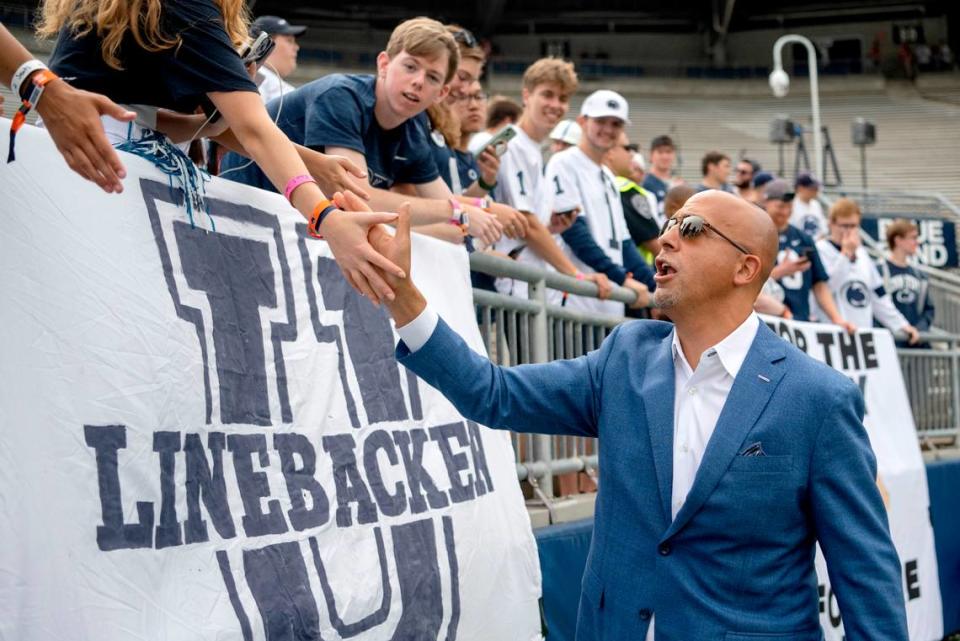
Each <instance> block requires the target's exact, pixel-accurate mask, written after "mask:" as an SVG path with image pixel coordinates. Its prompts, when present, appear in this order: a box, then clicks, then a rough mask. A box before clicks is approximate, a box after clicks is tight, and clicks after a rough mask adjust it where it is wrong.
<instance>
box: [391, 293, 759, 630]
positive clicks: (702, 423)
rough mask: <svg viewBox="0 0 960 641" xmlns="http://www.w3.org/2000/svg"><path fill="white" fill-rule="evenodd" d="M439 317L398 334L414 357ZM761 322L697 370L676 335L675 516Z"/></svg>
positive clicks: (749, 324)
mask: <svg viewBox="0 0 960 641" xmlns="http://www.w3.org/2000/svg"><path fill="white" fill-rule="evenodd" d="M437 320H438V316H437V313H436V312H435V311H433V310H432V309H430V308H429V307H427V308H426V309H424V310H423V312H421V313H420V315H419V316H417V318H415V319H414V320H412V321H411V322H409V323H407V324H406V325H404V326H403V327H398V328H397V333H398V334H399V335H400V339H401V340H403V342H404V343H406V345H407V348H408V349H409V350H410V351H411V352H416V351H417V350H418V349H420V348H421V347H423V345H424V344H425V343H426V342H427V340H428V339H429V338H430V335H431V334H433V330H434V328H435V327H436V326H437ZM758 329H760V318H759V317H758V316H757V315H756V313H754V312H751V313H750V315H749V316H748V317H747V319H746V320H745V321H743V323H741V324H740V326H739V327H737V328H736V329H735V330H733V331H732V332H731V333H730V334H728V335H727V336H726V338H724V339H723V340H722V341H720V342H719V343H717V344H716V345H714V346H713V347H711V348H709V349H707V350H706V351H705V352H704V353H703V354H702V355H701V356H700V362H699V363H698V364H697V369H695V370H694V369H693V368H691V367H690V363H689V362H688V361H687V358H686V356H684V354H683V349H681V347H680V340H679V339H678V338H677V333H676V331H674V332H673V335H672V344H671V348H672V350H673V365H674V397H673V494H672V496H671V503H670V506H671V512H672V514H671V516H672V518H676V516H677V512H679V511H680V508H681V507H683V503H684V501H686V500H687V494H689V493H690V489H691V488H692V487H693V481H694V479H695V478H696V476H697V471H698V470H699V469H700V461H701V460H703V454H704V452H705V451H706V449H707V444H708V443H709V442H710V437H711V436H713V430H714V428H715V427H716V426H717V419H719V418H720V412H722V411H723V406H724V405H725V404H726V402H727V396H729V394H730V390H731V389H732V388H733V381H734V379H736V377H737V374H738V373H739V372H740V367H741V366H742V365H743V361H744V360H746V358H747V353H748V352H749V351H750V346H751V345H753V339H754V338H756V335H757V330H758ZM655 619H656V617H655V616H654V619H652V620H651V621H650V627H649V628H648V630H647V637H646V639H647V641H654V623H655Z"/></svg>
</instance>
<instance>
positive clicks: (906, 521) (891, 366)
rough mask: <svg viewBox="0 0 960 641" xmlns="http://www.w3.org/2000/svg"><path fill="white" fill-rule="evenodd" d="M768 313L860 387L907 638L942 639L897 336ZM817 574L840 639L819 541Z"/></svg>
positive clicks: (923, 486) (834, 638) (919, 462)
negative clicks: (899, 578)
mask: <svg viewBox="0 0 960 641" xmlns="http://www.w3.org/2000/svg"><path fill="white" fill-rule="evenodd" d="M764 320H765V321H766V323H767V324H768V325H769V326H770V327H771V328H772V329H774V331H776V332H777V333H779V334H780V335H781V336H782V337H783V338H785V339H787V340H789V341H790V342H792V343H793V344H794V345H796V346H797V347H799V348H800V349H801V350H803V351H805V352H806V353H807V354H809V355H810V356H812V357H813V358H815V359H817V360H819V361H823V362H825V363H826V364H827V365H830V366H831V367H833V368H834V369H837V370H839V371H841V372H843V373H844V374H846V375H847V376H849V377H850V378H851V379H853V381H854V382H855V383H856V384H857V385H859V387H860V390H861V391H862V392H863V397H864V401H865V407H866V415H865V416H864V420H863V423H864V425H865V426H866V428H867V434H868V435H869V437H870V445H871V446H872V447H873V451H874V453H875V454H876V456H877V471H878V476H879V480H878V482H879V485H880V491H881V494H882V495H883V498H884V503H885V504H886V506H887V516H888V518H889V522H890V531H891V534H892V536H893V542H894V545H896V548H897V552H898V553H899V555H900V562H901V567H902V573H903V592H904V599H905V601H906V607H907V623H908V626H909V631H910V639H911V641H934V640H939V639H941V638H942V637H943V610H942V606H941V602H940V583H939V577H938V574H937V556H936V550H935V549H934V543H933V527H932V526H931V524H930V495H929V492H928V491H927V472H926V467H925V466H924V463H923V457H922V456H921V455H920V448H919V446H918V444H917V432H916V427H915V426H914V423H913V414H912V413H911V411H910V403H909V400H908V399H907V392H906V389H905V388H904V384H903V375H902V374H901V372H900V361H899V359H898V358H897V351H896V347H895V346H894V343H893V337H892V336H891V335H890V333H889V332H888V331H886V330H882V329H864V330H860V331H858V332H857V334H856V335H855V336H850V335H848V334H847V333H846V332H844V331H843V330H841V329H840V328H839V327H836V326H833V325H820V324H816V323H803V322H797V321H784V320H780V319H773V318H764ZM817 574H818V575H819V577H820V581H819V583H820V585H819V591H820V623H821V625H822V627H823V630H824V633H825V635H826V640H827V641H841V640H842V639H843V638H844V636H843V622H842V621H841V616H840V609H839V606H838V604H837V598H836V595H834V593H833V590H832V589H831V586H830V580H829V578H828V577H827V572H826V564H825V562H824V559H823V555H822V554H821V552H820V550H819V548H818V549H817Z"/></svg>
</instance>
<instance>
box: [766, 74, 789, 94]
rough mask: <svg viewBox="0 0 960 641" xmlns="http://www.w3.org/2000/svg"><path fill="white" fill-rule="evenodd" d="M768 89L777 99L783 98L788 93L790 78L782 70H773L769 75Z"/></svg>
mask: <svg viewBox="0 0 960 641" xmlns="http://www.w3.org/2000/svg"><path fill="white" fill-rule="evenodd" d="M770 89H772V90H773V95H774V96H776V97H777V98H783V97H784V96H786V95H787V92H788V91H790V76H788V75H787V72H786V71H784V70H783V69H774V70H773V72H772V73H771V74H770Z"/></svg>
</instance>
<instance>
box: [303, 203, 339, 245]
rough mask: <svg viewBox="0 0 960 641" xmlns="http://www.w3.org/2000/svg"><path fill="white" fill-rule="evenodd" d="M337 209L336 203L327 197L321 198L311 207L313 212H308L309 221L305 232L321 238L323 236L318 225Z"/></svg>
mask: <svg viewBox="0 0 960 641" xmlns="http://www.w3.org/2000/svg"><path fill="white" fill-rule="evenodd" d="M336 210H337V205H336V204H335V203H334V202H333V201H332V200H329V199H324V200H321V201H320V202H318V203H317V206H316V207H314V208H313V213H312V214H310V222H309V223H308V224H307V233H309V234H310V235H311V236H313V237H314V238H320V239H321V240H322V239H323V236H322V235H321V234H320V225H321V224H322V223H323V221H324V220H325V219H326V218H327V216H329V215H330V214H332V213H333V212H335V211H336Z"/></svg>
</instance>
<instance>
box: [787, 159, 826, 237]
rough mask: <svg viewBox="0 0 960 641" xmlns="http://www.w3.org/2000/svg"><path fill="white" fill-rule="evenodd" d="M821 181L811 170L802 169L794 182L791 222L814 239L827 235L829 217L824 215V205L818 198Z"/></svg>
mask: <svg viewBox="0 0 960 641" xmlns="http://www.w3.org/2000/svg"><path fill="white" fill-rule="evenodd" d="M819 193H820V182H819V181H818V180H817V179H816V178H814V176H813V174H811V173H810V172H809V171H801V172H800V173H799V174H797V179H796V181H795V182H794V194H795V195H796V197H795V198H794V199H793V211H792V212H791V213H790V224H791V225H793V226H794V227H797V228H798V229H800V231H802V232H803V233H805V234H807V235H808V236H810V237H811V238H813V239H814V240H820V239H821V238H824V237H825V236H826V235H827V232H828V230H827V219H826V217H825V216H824V215H823V206H822V205H821V204H820V201H819V200H817V195H818V194H819Z"/></svg>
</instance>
